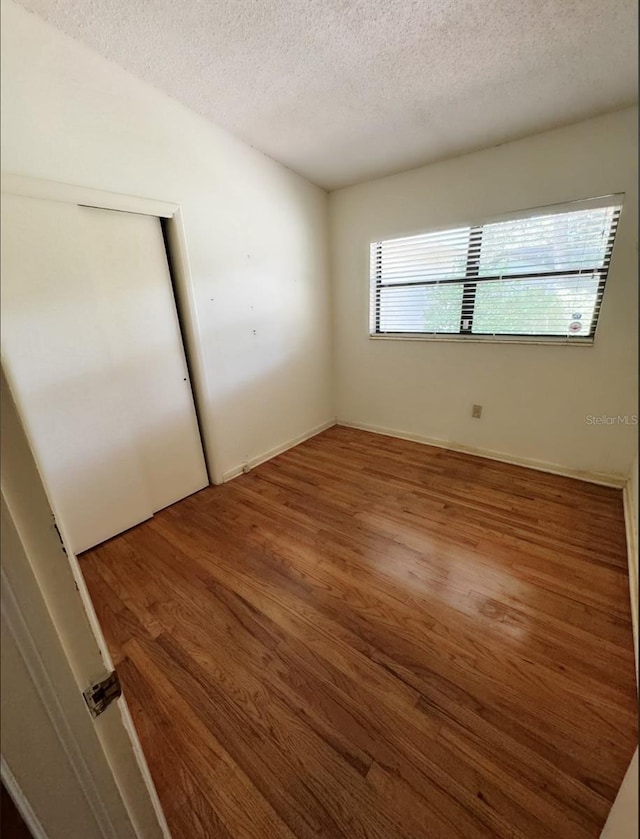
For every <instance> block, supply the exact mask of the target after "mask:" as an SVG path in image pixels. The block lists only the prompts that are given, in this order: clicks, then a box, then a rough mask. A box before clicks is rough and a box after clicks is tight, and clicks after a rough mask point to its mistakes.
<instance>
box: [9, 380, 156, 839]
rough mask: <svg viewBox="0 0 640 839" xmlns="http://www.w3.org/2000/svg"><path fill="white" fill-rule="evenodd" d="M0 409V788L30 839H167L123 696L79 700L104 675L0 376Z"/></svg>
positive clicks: (80, 585) (95, 632)
mask: <svg viewBox="0 0 640 839" xmlns="http://www.w3.org/2000/svg"><path fill="white" fill-rule="evenodd" d="M0 409H1V412H2V423H1V425H2V430H1V434H0V441H1V447H2V450H1V453H0V454H1V456H0V464H1V467H2V478H1V483H2V586H1V600H2V624H3V632H2V643H3V648H2V652H3V655H2V778H3V781H4V782H5V784H6V785H7V787H8V788H9V790H10V792H11V793H12V795H13V796H14V800H16V801H17V803H18V805H19V807H20V809H21V810H22V812H23V815H24V816H25V817H26V819H27V821H28V824H29V826H30V827H31V830H32V834H33V836H34V837H36V838H37V837H48V839H67V838H68V839H71V837H82V839H135V837H137V839H163V837H164V839H167V837H168V836H169V832H168V829H167V827H166V822H165V819H164V815H163V813H162V810H161V808H160V804H159V802H158V798H157V794H156V791H155V788H154V786H153V783H152V781H151V777H150V775H149V770H148V767H147V765H146V761H145V759H144V757H143V754H142V750H141V748H140V743H139V741H138V738H137V735H136V733H135V731H134V729H133V725H132V722H131V716H130V714H129V711H128V708H127V705H126V701H125V699H124V697H122V698H120V699H118V700H117V701H115V702H113V703H112V704H111V705H110V706H109V707H108V708H107V709H106V710H105V711H104V712H103V713H102V714H101V715H100V716H99V717H97V718H96V719H92V718H91V716H90V715H89V711H88V709H87V707H86V705H85V703H84V700H83V698H82V691H83V690H84V688H86V687H88V685H89V684H91V683H92V682H94V681H97V680H99V679H101V678H102V677H103V676H104V675H105V673H107V672H108V671H110V670H112V669H113V665H112V662H111V658H110V656H109V652H108V650H107V648H106V646H105V643H104V639H103V637H102V633H101V631H100V628H99V626H98V623H97V620H96V616H95V613H94V611H93V607H92V605H91V601H90V600H89V596H88V593H87V590H86V587H85V584H84V580H83V579H82V575H81V573H80V570H79V567H78V562H77V559H76V557H75V556H74V555H73V553H72V551H71V549H70V546H69V543H68V542H67V541H66V535H65V528H64V525H62V524H61V527H60V536H59V535H58V533H57V532H56V528H55V522H54V519H53V516H52V512H51V506H50V503H49V500H48V499H47V496H46V493H45V489H44V487H43V485H42V482H41V480H40V476H39V474H38V471H37V468H36V465H35V462H34V459H33V455H32V452H31V450H30V448H29V445H28V442H27V439H26V436H25V433H24V429H23V427H22V425H21V422H20V418H19V416H18V412H17V410H16V408H15V404H14V401H13V399H12V396H11V394H10V392H9V389H8V387H7V385H6V381H5V378H4V372H3V375H2V384H1V394H0ZM60 538H61V539H62V542H63V543H64V544H63V543H61V541H60ZM65 546H66V549H65Z"/></svg>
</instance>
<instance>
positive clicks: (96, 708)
mask: <svg viewBox="0 0 640 839" xmlns="http://www.w3.org/2000/svg"><path fill="white" fill-rule="evenodd" d="M121 693H122V688H121V687H120V679H119V678H118V674H117V673H116V671H115V670H113V671H112V672H111V673H109V675H108V676H106V677H105V678H104V679H102V681H100V682H96V683H95V684H93V685H89V687H88V688H87V689H86V690H83V691H82V695H83V696H84V701H85V702H86V703H87V707H88V708H89V712H90V714H91V716H92V717H93V718H94V719H95V717H99V716H100V714H101V713H102V712H103V711H106V709H107V708H108V707H109V705H111V703H112V702H113V700H114V699H117V698H118V697H119V696H120V694H121Z"/></svg>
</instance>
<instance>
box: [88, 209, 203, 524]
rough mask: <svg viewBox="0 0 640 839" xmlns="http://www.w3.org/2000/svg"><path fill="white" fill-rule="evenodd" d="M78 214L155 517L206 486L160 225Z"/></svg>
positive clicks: (98, 212) (146, 219)
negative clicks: (156, 512) (160, 511)
mask: <svg viewBox="0 0 640 839" xmlns="http://www.w3.org/2000/svg"><path fill="white" fill-rule="evenodd" d="M79 212H80V214H81V217H82V224H83V238H84V241H85V242H86V244H87V247H88V248H89V252H90V254H91V277H92V281H93V283H94V285H95V289H96V305H97V307H98V309H99V311H100V314H101V319H102V323H103V327H104V329H105V331H106V333H107V336H108V339H109V344H110V348H111V356H112V359H113V361H114V364H115V366H116V375H117V379H118V381H119V382H121V384H122V385H123V387H124V388H125V393H126V397H127V403H128V412H129V416H130V421H131V422H132V425H133V428H134V434H135V436H136V439H137V440H138V446H139V452H140V456H141V459H142V465H143V471H144V477H145V481H146V485H147V494H148V496H149V498H150V500H151V505H152V508H153V510H154V512H155V511H157V510H160V509H162V508H163V507H166V506H168V505H169V504H172V503H174V502H175V501H178V500H179V499H180V498H184V497H185V496H187V495H190V494H191V493H192V492H195V491H196V490H199V489H202V487H204V486H206V485H207V484H208V479H207V472H206V467H205V463H204V457H203V453H202V445H201V441H200V433H199V430H198V423H197V419H196V414H195V410H194V405H193V396H192V392H191V385H190V382H189V374H188V370H187V364H186V361H185V356H184V349H183V345H182V338H181V335H180V327H179V323H178V317H177V314H176V308H175V302H174V297H173V292H172V289H171V278H170V275H169V268H168V264H167V257H166V252H165V248H164V242H163V237H162V229H161V227H160V220H159V219H157V218H155V217H153V216H146V215H138V214H135V213H124V212H116V211H113V210H102V209H94V208H89V207H81V208H80V209H79Z"/></svg>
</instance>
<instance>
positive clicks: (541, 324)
mask: <svg viewBox="0 0 640 839" xmlns="http://www.w3.org/2000/svg"><path fill="white" fill-rule="evenodd" d="M621 199H622V196H620V195H613V196H607V197H606V198H601V199H594V200H592V201H583V202H579V203H575V204H569V205H562V206H555V207H547V208H543V209H540V210H532V211H530V212H528V213H519V214H517V215H515V214H514V216H513V217H511V218H506V219H501V220H499V221H493V222H489V223H485V224H478V225H474V226H469V227H457V228H452V229H450V230H439V231H436V232H433V233H423V234H420V235H418V236H410V237H405V238H402V239H387V240H385V241H380V242H374V243H372V245H371V324H370V326H371V334H372V335H381V336H382V335H407V336H417V335H456V336H459V337H461V338H464V337H465V336H478V337H491V336H493V337H512V338H518V337H519V338H523V339H526V338H564V339H567V340H571V341H572V342H573V341H578V342H580V341H585V340H586V341H590V340H593V337H594V335H595V330H596V326H597V323H598V315H599V313H600V306H601V304H602V298H603V294H604V290H605V284H606V280H607V273H608V270H609V262H610V260H611V254H612V251H613V244H614V241H615V236H616V230H617V226H618V218H619V216H620V209H621V205H622V200H621Z"/></svg>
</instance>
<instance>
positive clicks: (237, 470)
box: [222, 417, 336, 483]
mask: <svg viewBox="0 0 640 839" xmlns="http://www.w3.org/2000/svg"><path fill="white" fill-rule="evenodd" d="M335 424H336V419H335V417H332V418H331V419H329V420H327V421H326V422H323V423H320V425H316V426H315V428H312V429H310V430H309V431H306V432H305V433H304V434H299V435H298V436H297V437H293V438H292V439H291V440H287V441H286V442H285V443H281V444H280V445H279V446H275V447H274V448H273V449H269V451H267V452H263V453H262V454H259V455H257V456H256V457H252V458H251V459H250V460H248V461H247V463H246V464H245V463H241V464H240V465H239V466H234V467H233V469H228V470H227V471H226V472H223V473H222V482H223V483H226V482H227V481H230V480H232V478H237V477H238V475H242V473H243V472H245V471H246V470H247V468H248V469H254V468H255V467H256V466H260V464H261V463H265V462H266V461H267V460H271V458H272V457H276V456H277V455H279V454H282V453H283V452H286V451H287V450H288V449H292V448H293V447H294V446H298V445H299V444H300V443H304V441H305V440H309V439H310V438H311V437H315V436H316V434H320V433H321V432H322V431H326V430H327V428H331V427H332V426H333V425H335Z"/></svg>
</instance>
